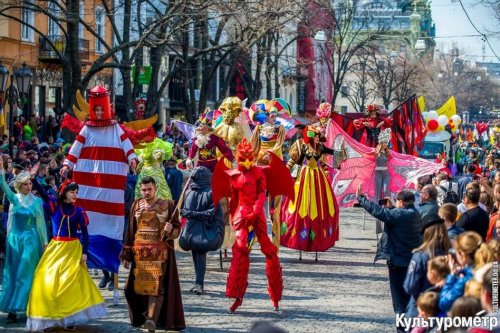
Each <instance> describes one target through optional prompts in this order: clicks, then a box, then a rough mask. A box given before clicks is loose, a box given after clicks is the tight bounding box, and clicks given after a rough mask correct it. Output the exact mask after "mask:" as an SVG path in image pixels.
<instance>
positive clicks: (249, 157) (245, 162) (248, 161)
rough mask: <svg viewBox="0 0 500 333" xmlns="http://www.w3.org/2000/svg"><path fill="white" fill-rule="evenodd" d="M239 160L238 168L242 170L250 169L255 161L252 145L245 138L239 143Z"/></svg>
mask: <svg viewBox="0 0 500 333" xmlns="http://www.w3.org/2000/svg"><path fill="white" fill-rule="evenodd" d="M236 157H237V160H238V170H240V171H241V172H245V171H248V170H249V169H250V168H251V167H252V166H253V165H254V163H255V161H254V155H253V149H252V145H251V144H250V143H249V142H248V141H247V139H246V138H243V140H241V142H240V143H239V144H238V151H237V153H236Z"/></svg>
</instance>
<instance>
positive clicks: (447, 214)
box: [438, 203, 464, 245]
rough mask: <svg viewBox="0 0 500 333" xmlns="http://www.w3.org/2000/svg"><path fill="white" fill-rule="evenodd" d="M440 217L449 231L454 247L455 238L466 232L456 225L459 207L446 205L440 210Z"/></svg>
mask: <svg viewBox="0 0 500 333" xmlns="http://www.w3.org/2000/svg"><path fill="white" fill-rule="evenodd" d="M438 215H439V217H440V218H442V219H443V220H444V225H445V226H446V229H447V230H448V237H449V238H450V241H451V243H452V245H453V242H454V241H455V238H457V236H458V235H459V234H461V233H462V232H464V229H462V228H459V227H457V225H456V224H455V222H456V220H457V216H458V210H457V206H456V205H455V204H452V203H445V204H443V205H442V206H441V207H440V208H439V211H438Z"/></svg>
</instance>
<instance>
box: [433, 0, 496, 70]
mask: <svg viewBox="0 0 500 333" xmlns="http://www.w3.org/2000/svg"><path fill="white" fill-rule="evenodd" d="M455 1H457V0H455ZM478 1H479V0H462V3H463V4H464V6H465V9H466V10H467V12H468V13H469V16H470V18H471V20H472V22H473V23H474V24H475V25H476V27H477V28H478V29H479V31H481V32H483V33H485V34H486V35H488V39H489V41H490V44H491V45H492V46H493V49H494V50H495V52H496V54H497V55H499V56H500V35H497V36H492V35H491V34H489V33H488V30H498V31H500V23H499V22H498V21H496V20H495V18H494V16H493V13H492V12H491V10H490V9H489V8H487V7H485V6H483V5H474V4H475V3H477V2H478ZM431 9H432V18H433V20H434V22H435V24H436V37H444V38H436V44H437V47H438V48H439V49H441V48H442V49H444V50H445V51H447V50H449V49H450V48H451V47H452V43H453V42H455V43H456V44H457V46H458V48H459V49H460V50H461V53H462V54H461V56H464V57H467V58H470V59H471V60H472V59H474V60H477V61H482V49H481V47H482V45H483V42H482V41H481V37H479V36H477V37H465V35H477V34H478V33H477V32H476V30H475V29H474V27H473V26H472V25H471V24H470V23H469V21H468V19H467V17H466V15H465V13H464V11H463V9H462V7H461V6H460V3H459V2H458V1H457V2H452V0H433V1H432V4H431ZM451 36H463V37H451ZM485 54H486V57H485V61H487V62H490V61H493V62H500V60H498V59H497V58H495V57H494V56H493V52H492V51H491V49H490V48H489V46H488V45H487V44H486V53H485Z"/></svg>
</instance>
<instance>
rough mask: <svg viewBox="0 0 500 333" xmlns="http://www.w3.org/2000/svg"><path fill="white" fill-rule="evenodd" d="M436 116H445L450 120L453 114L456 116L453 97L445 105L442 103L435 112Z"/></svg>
mask: <svg viewBox="0 0 500 333" xmlns="http://www.w3.org/2000/svg"><path fill="white" fill-rule="evenodd" d="M436 112H437V113H438V115H445V116H446V117H448V118H451V116H453V115H454V114H457V106H456V104H455V96H451V97H450V98H449V99H448V100H447V101H446V103H444V104H443V105H442V106H441V107H440V108H439V109H437V110H436Z"/></svg>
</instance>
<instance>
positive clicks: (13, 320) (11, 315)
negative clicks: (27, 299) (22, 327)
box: [7, 312, 17, 324]
mask: <svg viewBox="0 0 500 333" xmlns="http://www.w3.org/2000/svg"><path fill="white" fill-rule="evenodd" d="M16 322H17V315H16V314H15V313H13V312H9V314H8V315H7V324H13V323H16Z"/></svg>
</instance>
